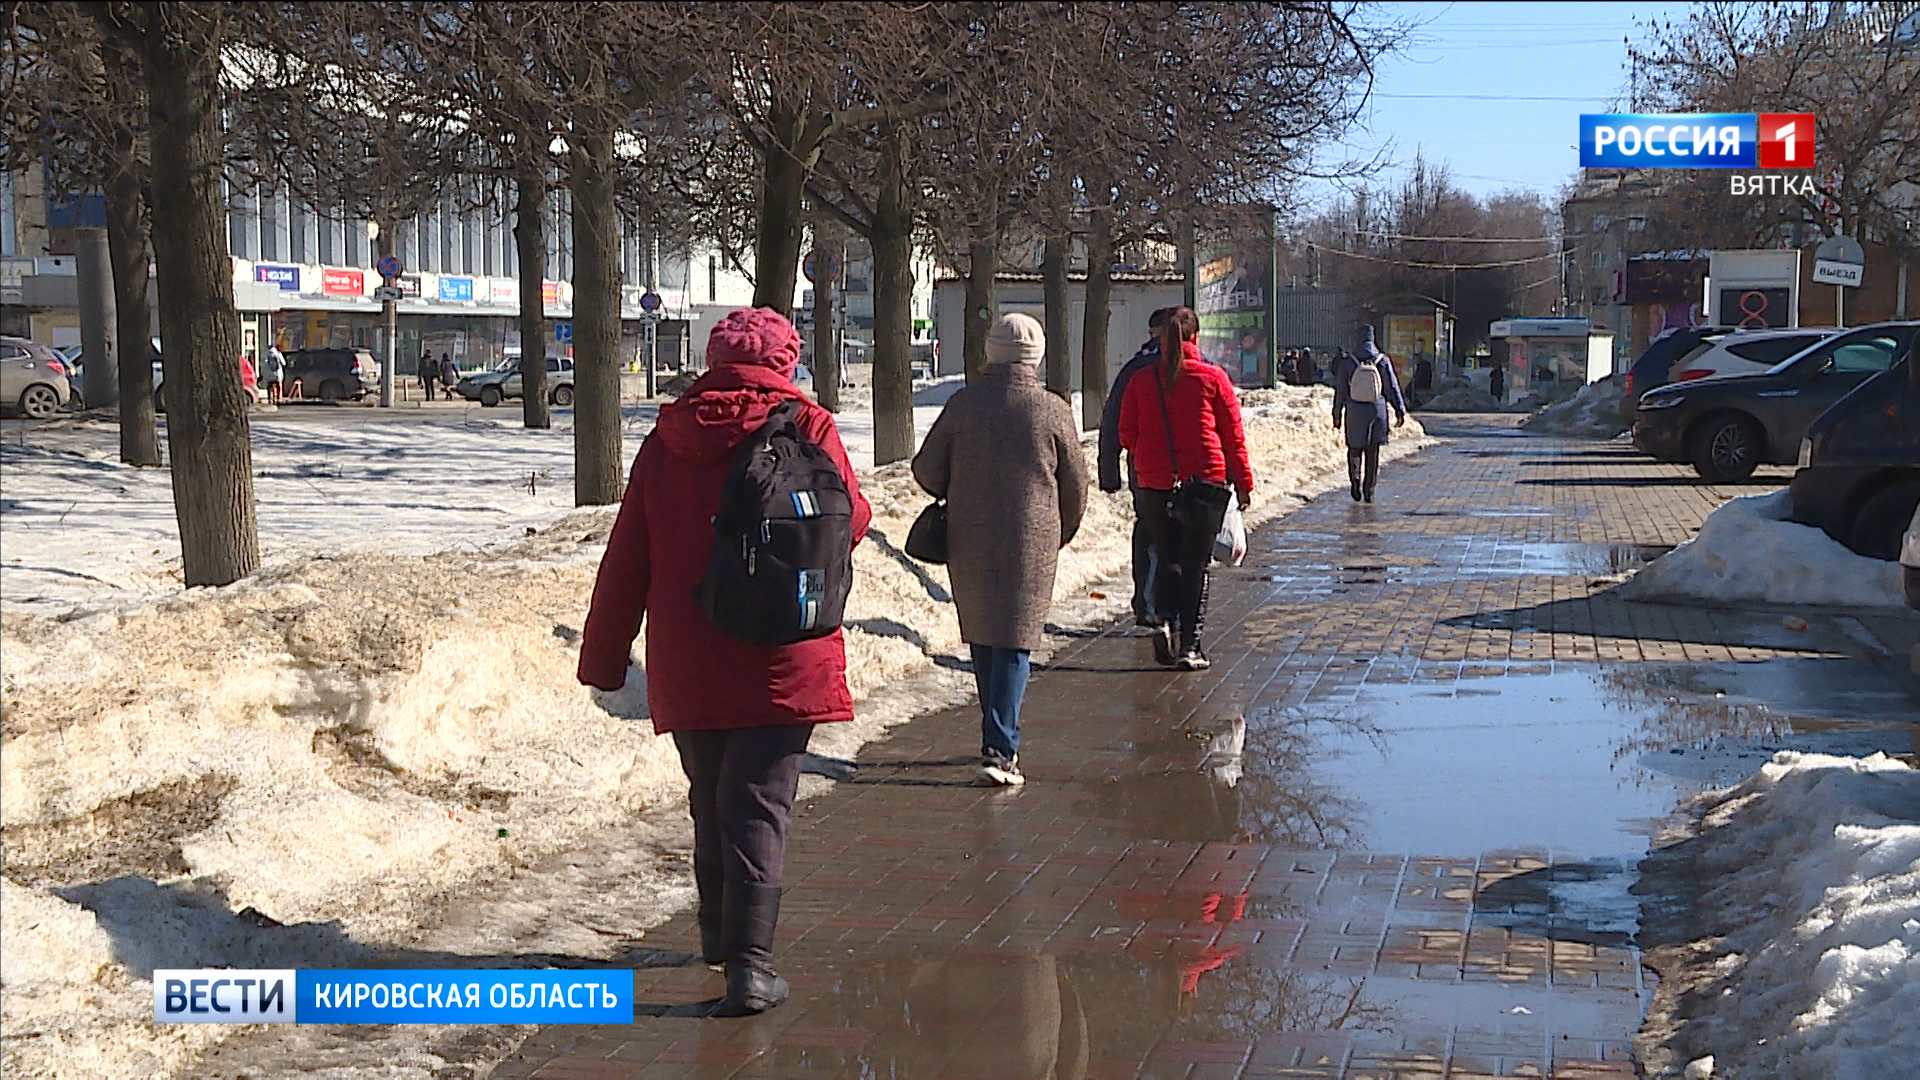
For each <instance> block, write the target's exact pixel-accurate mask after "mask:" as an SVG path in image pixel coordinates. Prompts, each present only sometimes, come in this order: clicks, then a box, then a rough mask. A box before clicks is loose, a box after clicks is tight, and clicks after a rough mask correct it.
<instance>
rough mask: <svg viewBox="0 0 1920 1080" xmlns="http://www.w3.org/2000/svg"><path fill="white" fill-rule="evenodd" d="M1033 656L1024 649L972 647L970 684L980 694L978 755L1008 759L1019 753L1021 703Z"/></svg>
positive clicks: (1031, 668)
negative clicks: (999, 754)
mask: <svg viewBox="0 0 1920 1080" xmlns="http://www.w3.org/2000/svg"><path fill="white" fill-rule="evenodd" d="M1032 672H1033V654H1032V653H1031V652H1029V651H1028V650H1026V649H1002V648H999V647H998V646H994V645H975V646H973V683H974V685H975V686H976V687H978V688H979V690H980V752H981V753H982V754H985V753H987V752H988V751H990V750H992V751H997V752H999V753H1001V754H1004V755H1006V756H1007V757H1009V758H1011V757H1013V755H1015V754H1017V753H1019V752H1020V701H1021V699H1022V698H1024V697H1026V696H1027V676H1028V675H1030V674H1032Z"/></svg>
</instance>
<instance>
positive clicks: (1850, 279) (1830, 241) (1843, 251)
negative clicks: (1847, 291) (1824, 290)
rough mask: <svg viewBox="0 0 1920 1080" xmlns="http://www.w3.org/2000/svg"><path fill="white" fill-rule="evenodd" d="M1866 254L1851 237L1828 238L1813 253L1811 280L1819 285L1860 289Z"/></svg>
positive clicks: (1858, 242)
mask: <svg viewBox="0 0 1920 1080" xmlns="http://www.w3.org/2000/svg"><path fill="white" fill-rule="evenodd" d="M1866 265H1867V252H1866V249H1864V248H1862V247H1861V246H1860V241H1858V240H1855V239H1854V238H1853V237H1851V236H1829V237H1827V238H1826V239H1825V240H1822V241H1820V246H1819V247H1817V248H1815V249H1814V252H1813V280H1814V281H1815V282H1816V283H1818V284H1821V285H1845V286H1847V287H1848V288H1852V289H1857V288H1859V287H1860V277H1861V273H1862V271H1864V270H1865V269H1866Z"/></svg>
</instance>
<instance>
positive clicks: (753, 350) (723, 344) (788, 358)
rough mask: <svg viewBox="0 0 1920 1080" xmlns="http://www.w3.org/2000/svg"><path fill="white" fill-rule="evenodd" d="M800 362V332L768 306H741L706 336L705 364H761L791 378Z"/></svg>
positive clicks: (749, 365)
mask: <svg viewBox="0 0 1920 1080" xmlns="http://www.w3.org/2000/svg"><path fill="white" fill-rule="evenodd" d="M799 365H800V331H798V330H795V329H794V328H793V324H792V323H790V322H788V321H787V320H786V317H785V316H783V315H781V314H780V313H779V312H777V311H775V310H773V309H772V308H741V309H740V310H739V311H736V312H733V313H732V314H730V315H728V316H727V317H726V318H724V319H721V320H720V321H719V323H717V324H715V326H714V328H713V333H711V334H709V335H708V336H707V366H708V367H710V368H717V367H728V366H739V367H763V368H769V369H771V370H773V371H777V372H779V373H780V374H781V375H784V376H787V377H789V378H791V377H792V376H793V371H794V368H796V367H798V366H799Z"/></svg>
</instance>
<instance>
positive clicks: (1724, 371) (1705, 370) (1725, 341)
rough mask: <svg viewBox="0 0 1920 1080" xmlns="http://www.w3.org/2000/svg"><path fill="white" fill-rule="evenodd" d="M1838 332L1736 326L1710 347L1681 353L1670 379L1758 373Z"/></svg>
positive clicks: (1668, 378) (1805, 328) (1685, 380)
mask: <svg viewBox="0 0 1920 1080" xmlns="http://www.w3.org/2000/svg"><path fill="white" fill-rule="evenodd" d="M1839 332H1840V331H1838V330H1835V329H1834V328H1832V327H1803V328H1800V329H1795V330H1735V331H1734V332H1733V333H1731V334H1728V335H1726V336H1725V337H1722V338H1721V339H1720V340H1718V341H1716V342H1714V343H1713V344H1712V345H1709V346H1708V347H1707V348H1705V349H1697V350H1695V351H1693V352H1692V353H1689V354H1688V355H1686V356H1684V357H1682V358H1681V359H1680V360H1679V362H1678V363H1675V364H1674V365H1673V369H1672V371H1671V372H1669V374H1668V376H1667V381H1668V382H1670V383H1679V382H1693V381H1694V380H1695V379H1711V378H1714V377H1715V376H1718V375H1758V374H1760V373H1761V372H1764V371H1766V370H1767V369H1768V368H1770V367H1772V366H1773V365H1775V364H1777V363H1779V362H1780V361H1782V360H1785V359H1786V358H1788V357H1790V356H1795V355H1798V354H1799V352H1800V351H1801V350H1802V349H1807V348H1811V347H1812V346H1814V345H1818V344H1819V343H1821V342H1822V341H1825V340H1827V339H1828V338H1830V337H1832V336H1833V335H1835V334H1837V333H1839Z"/></svg>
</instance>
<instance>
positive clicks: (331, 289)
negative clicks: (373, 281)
mask: <svg viewBox="0 0 1920 1080" xmlns="http://www.w3.org/2000/svg"><path fill="white" fill-rule="evenodd" d="M366 279H367V278H366V275H365V274H363V273H361V272H360V271H358V270H339V269H335V268H334V267H330V266H328V267H322V268H321V269H320V289H321V291H322V292H327V293H332V294H335V295H340V296H359V295H361V294H363V293H365V292H366V291H367V285H366Z"/></svg>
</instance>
